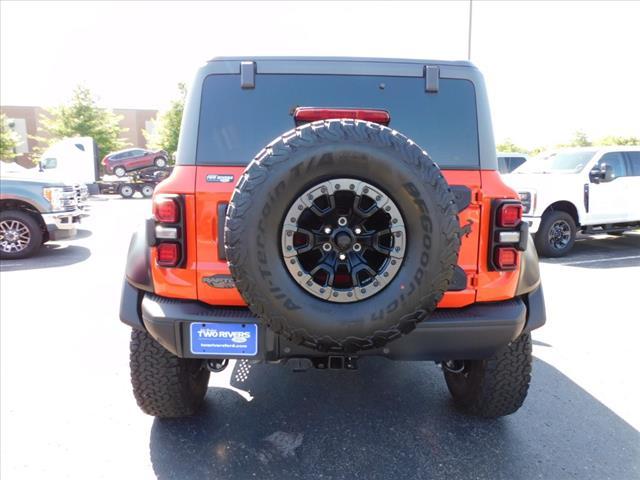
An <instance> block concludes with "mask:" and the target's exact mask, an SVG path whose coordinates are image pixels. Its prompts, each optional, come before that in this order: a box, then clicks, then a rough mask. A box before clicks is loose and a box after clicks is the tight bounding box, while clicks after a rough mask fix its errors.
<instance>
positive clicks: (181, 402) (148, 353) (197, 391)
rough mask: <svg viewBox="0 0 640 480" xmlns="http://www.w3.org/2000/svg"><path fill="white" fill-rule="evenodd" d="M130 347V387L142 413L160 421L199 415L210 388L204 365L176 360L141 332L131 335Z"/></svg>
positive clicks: (177, 358)
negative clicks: (198, 412)
mask: <svg viewBox="0 0 640 480" xmlns="http://www.w3.org/2000/svg"><path fill="white" fill-rule="evenodd" d="M130 347H131V349H130V357H129V358H130V364H129V365H130V367H131V384H132V385H133V394H134V396H135V397H136V401H137V402H138V406H139V407H140V408H141V409H142V411H143V412H144V413H147V414H149V415H153V416H154V417H161V418H169V417H185V416H188V415H193V414H194V413H196V411H197V410H198V409H199V408H200V406H201V405H202V402H203V400H204V397H205V395H206V393H207V386H208V385H209V370H208V369H207V367H206V366H205V364H204V362H203V361H202V360H194V359H188V358H179V357H176V356H175V355H173V354H171V353H170V352H169V351H167V350H166V349H164V348H163V347H162V346H161V345H160V344H159V343H157V342H156V341H155V340H154V339H153V338H152V337H151V336H149V334H148V333H147V332H143V331H140V330H133V331H132V332H131V344H130Z"/></svg>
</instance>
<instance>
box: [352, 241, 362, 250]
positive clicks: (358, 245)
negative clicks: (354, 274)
mask: <svg viewBox="0 0 640 480" xmlns="http://www.w3.org/2000/svg"><path fill="white" fill-rule="evenodd" d="M360 250H362V247H361V246H360V244H359V243H354V244H353V251H354V252H359V251H360Z"/></svg>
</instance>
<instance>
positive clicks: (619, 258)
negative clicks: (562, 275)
mask: <svg viewBox="0 0 640 480" xmlns="http://www.w3.org/2000/svg"><path fill="white" fill-rule="evenodd" d="M633 258H640V255H630V256H628V257H613V258H595V259H591V260H577V261H575V262H564V263H556V264H555V265H582V264H583V263H596V262H615V261H617V260H631V259H633Z"/></svg>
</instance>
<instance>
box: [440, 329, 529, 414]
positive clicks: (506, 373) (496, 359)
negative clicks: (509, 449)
mask: <svg viewBox="0 0 640 480" xmlns="http://www.w3.org/2000/svg"><path fill="white" fill-rule="evenodd" d="M531 363H532V355H531V334H530V333H525V334H522V335H520V337H518V338H517V339H516V340H514V341H513V342H511V343H510V344H509V345H507V346H506V347H503V348H502V349H501V350H499V351H498V352H497V353H496V354H495V355H493V357H491V358H489V359H487V360H468V361H465V362H464V370H463V371H462V372H458V373H454V372H452V371H449V370H448V369H447V367H446V366H444V367H443V370H444V377H445V380H446V382H447V387H449V391H450V392H451V395H452V397H453V401H454V403H455V404H456V406H457V407H458V408H460V409H461V410H462V411H464V412H466V413H470V414H473V415H478V416H481V417H488V418H496V417H502V416H505V415H509V414H511V413H514V412H515V411H516V410H518V409H519V408H520V407H521V406H522V404H523V403H524V400H525V398H526V397H527V391H528V390H529V382H530V381H531Z"/></svg>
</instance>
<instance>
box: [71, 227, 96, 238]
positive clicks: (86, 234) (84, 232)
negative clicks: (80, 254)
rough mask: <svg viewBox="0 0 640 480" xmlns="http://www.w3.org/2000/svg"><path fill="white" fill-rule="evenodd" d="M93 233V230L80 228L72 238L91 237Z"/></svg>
mask: <svg viewBox="0 0 640 480" xmlns="http://www.w3.org/2000/svg"><path fill="white" fill-rule="evenodd" d="M91 235H93V232H92V231H91V230H87V229H85V228H79V229H78V230H77V233H76V235H75V236H74V237H73V238H72V239H71V240H82V239H83V238H89V237H90V236H91Z"/></svg>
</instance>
